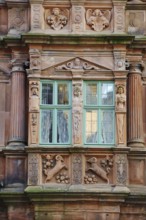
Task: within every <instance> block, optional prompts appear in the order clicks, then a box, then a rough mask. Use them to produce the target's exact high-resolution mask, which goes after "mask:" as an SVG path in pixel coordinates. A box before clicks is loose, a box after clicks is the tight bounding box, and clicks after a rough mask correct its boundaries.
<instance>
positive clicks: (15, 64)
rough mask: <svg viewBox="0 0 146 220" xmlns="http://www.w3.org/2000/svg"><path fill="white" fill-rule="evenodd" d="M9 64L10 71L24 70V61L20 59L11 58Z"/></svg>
mask: <svg viewBox="0 0 146 220" xmlns="http://www.w3.org/2000/svg"><path fill="white" fill-rule="evenodd" d="M9 66H10V68H11V73H13V72H25V69H24V61H22V60H19V59H13V60H11V61H10V64H9Z"/></svg>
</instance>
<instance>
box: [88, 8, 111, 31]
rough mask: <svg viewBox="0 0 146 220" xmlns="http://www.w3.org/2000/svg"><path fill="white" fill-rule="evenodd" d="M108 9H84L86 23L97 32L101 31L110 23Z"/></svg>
mask: <svg viewBox="0 0 146 220" xmlns="http://www.w3.org/2000/svg"><path fill="white" fill-rule="evenodd" d="M111 14H112V13H111V11H110V10H99V9H88V10H87V11H86V21H87V24H88V25H89V26H90V27H91V28H92V29H93V30H94V31H97V32H100V31H103V30H104V29H106V28H107V27H109V25H110V21H111Z"/></svg>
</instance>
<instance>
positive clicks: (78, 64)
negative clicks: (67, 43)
mask: <svg viewBox="0 0 146 220" xmlns="http://www.w3.org/2000/svg"><path fill="white" fill-rule="evenodd" d="M56 69H57V70H99V69H100V68H99V67H97V66H94V65H93V64H90V63H89V62H85V61H83V60H81V59H80V58H75V59H74V60H72V61H70V62H67V63H65V64H63V65H60V66H58V67H56Z"/></svg>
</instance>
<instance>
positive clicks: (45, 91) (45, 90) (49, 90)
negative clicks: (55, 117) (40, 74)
mask: <svg viewBox="0 0 146 220" xmlns="http://www.w3.org/2000/svg"><path fill="white" fill-rule="evenodd" d="M42 104H53V84H46V83H44V84H42Z"/></svg>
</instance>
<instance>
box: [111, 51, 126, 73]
mask: <svg viewBox="0 0 146 220" xmlns="http://www.w3.org/2000/svg"><path fill="white" fill-rule="evenodd" d="M113 53H114V65H115V68H114V69H115V70H116V71H124V70H125V69H126V61H125V59H126V50H125V48H116V47H115V48H114V51H113Z"/></svg>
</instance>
